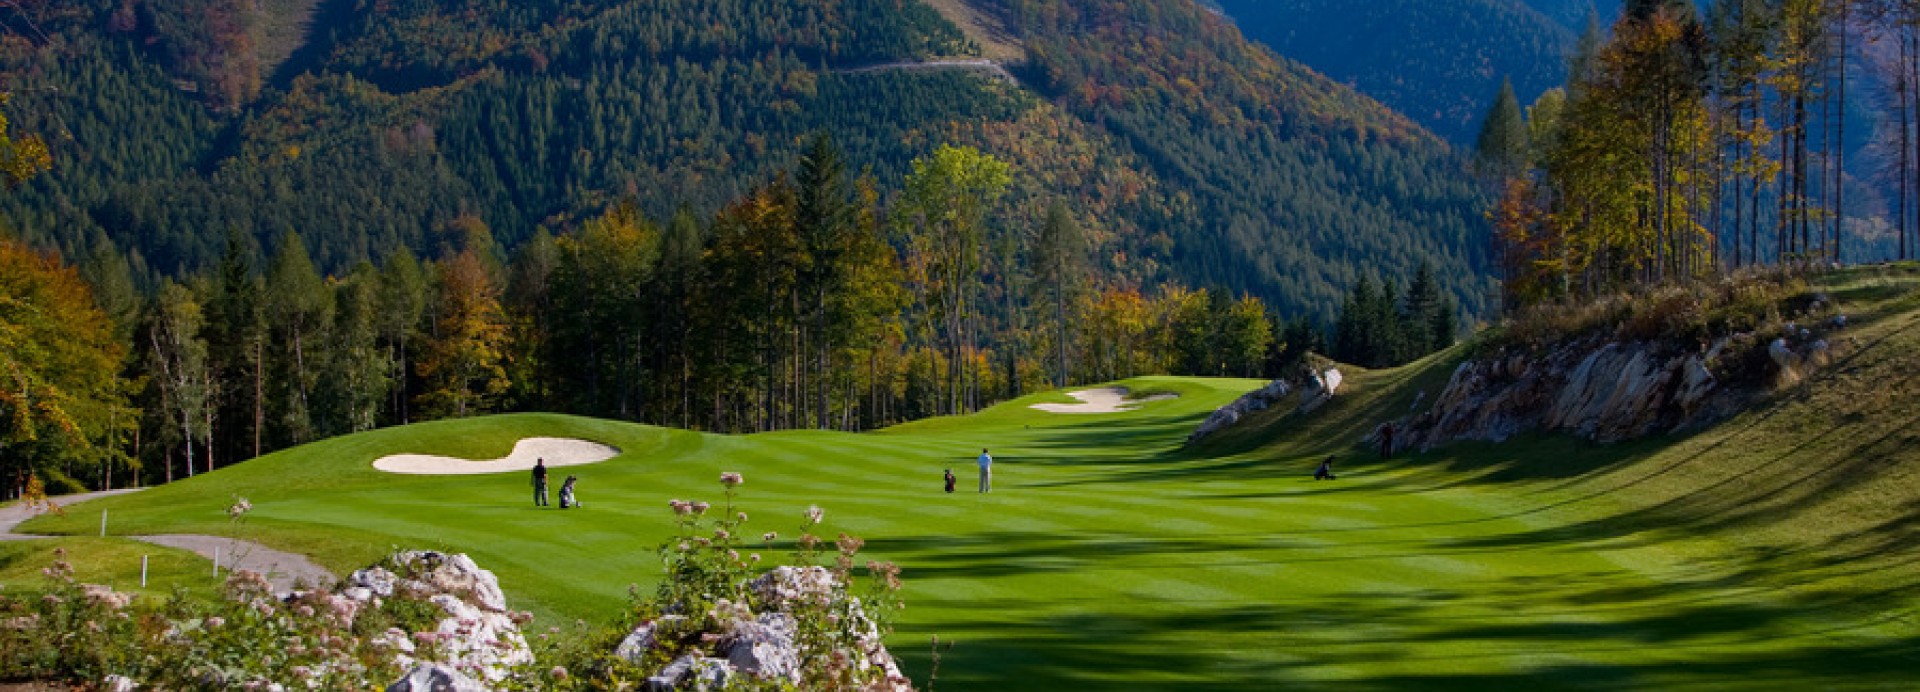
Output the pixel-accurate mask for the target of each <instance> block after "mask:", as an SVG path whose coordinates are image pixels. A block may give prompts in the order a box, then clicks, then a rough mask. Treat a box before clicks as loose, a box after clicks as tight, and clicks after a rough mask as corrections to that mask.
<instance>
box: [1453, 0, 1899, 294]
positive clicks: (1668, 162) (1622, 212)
mask: <svg viewBox="0 0 1920 692" xmlns="http://www.w3.org/2000/svg"><path fill="white" fill-rule="evenodd" d="M1916 39H1920V9H1916V8H1914V7H1911V6H1909V4H1907V3H1900V2H1878V1H1874V0H1868V1H1821V0H1805V1H1799V0H1794V1H1786V2H1765V1H1762V0H1741V1H1729V2H1719V3H1714V4H1713V5H1712V6H1711V7H1710V8H1709V9H1708V10H1706V11H1705V12H1704V13H1703V12H1701V11H1700V10H1697V9H1696V8H1695V7H1694V6H1693V5H1692V4H1690V3H1687V2H1677V1H1666V2H1660V1H1654V0H1644V1H1636V2H1629V3H1627V5H1626V8H1625V10H1624V11H1623V13H1622V15H1621V16H1620V18H1619V20H1618V21H1617V22H1615V23H1614V24H1613V26H1612V30H1611V32H1609V33H1608V34H1606V35H1603V34H1601V33H1600V32H1599V31H1598V30H1593V31H1590V32H1589V33H1588V34H1587V35H1586V37H1584V38H1583V39H1582V40H1581V41H1580V44H1579V50H1578V51H1577V52H1576V54H1575V55H1574V58H1573V63H1572V71H1571V75H1570V78H1569V81H1568V83H1567V85H1566V87H1565V88H1564V89H1556V90H1552V91H1549V92H1547V93H1546V94H1544V95H1542V96H1541V97H1540V98H1539V99H1538V100H1536V101H1535V102H1534V103H1533V104H1532V105H1530V106H1528V107H1527V108H1525V110H1524V111H1523V110H1522V108H1521V106H1520V104H1519V102H1518V100H1517V98H1515V96H1514V94H1513V92H1512V89H1511V88H1510V87H1509V88H1507V89H1505V90H1503V91H1502V93H1501V94H1500V97H1499V99H1498V100H1497V101H1496V102H1495V104H1494V106H1493V108H1492V109H1491V111H1490V112H1489V114H1488V116H1487V118H1486V121H1485V125H1484V126H1483V129H1482V131H1481V135H1480V138H1479V142H1478V154H1477V166H1478V168H1479V170H1480V171H1481V172H1482V174H1483V175H1486V176H1487V177H1488V178H1489V179H1491V180H1494V181H1496V183H1495V184H1497V185H1499V186H1500V187H1501V194H1500V196H1499V198H1498V201H1497V203H1496V205H1495V206H1494V208H1493V211H1492V214H1491V217H1492V218H1493V221H1494V224H1495V229H1496V244H1497V247H1496V254H1497V263H1498V265H1499V267H1500V269H1501V271H1502V276H1503V279H1504V287H1505V290H1504V292H1505V295H1506V300H1507V302H1508V303H1509V304H1516V303H1530V302H1538V301H1542V300H1551V299H1562V298H1569V297H1572V298H1577V297H1580V296H1588V295H1594V294H1596V293H1598V292H1602V291H1610V290H1616V289H1618V288H1621V287H1623V286H1628V285H1635V284H1648V283H1659V282H1666V281H1685V280H1690V279H1692V278H1697V277H1701V276H1707V275H1712V274H1717V273H1720V272H1726V271H1731V270H1737V269H1740V268H1742V267H1751V266H1758V265H1797V266H1806V265H1810V264H1816V263H1819V264H1825V263H1834V262H1857V261H1866V260H1875V259H1887V258H1901V259H1905V258H1910V257H1912V256H1913V254H1912V253H1913V252H1914V241H1915V238H1916V237H1920V236H1917V235H1916V234H1917V233H1920V226H1917V225H1916V221H1920V219H1916V216H1915V213H1914V203H1915V199H1916V185H1920V176H1916V175H1915V171H1916V168H1915V166H1916V164H1915V161H1920V150H1916V149H1915V142H1916V140H1915V137H1914V134H1913V133H1914V115H1913V114H1914V113H1916V112H1920V111H1916V110H1915V108H1916V106H1917V105H1920V102H1917V101H1916V100H1915V92H1914V88H1913V86H1912V85H1914V84H1915V83H1917V82H1916V77H1917V76H1920V50H1914V49H1913V48H1914V46H1916V45H1920V44H1916V43H1915V41H1916ZM1861 73H1871V74H1875V75H1876V76H1877V77H1878V78H1879V79H1881V80H1883V81H1885V82H1886V83H1889V84H1893V85H1894V88H1893V89H1892V90H1890V91H1887V92H1884V93H1877V92H1868V93H1867V94H1866V95H1864V96H1863V95H1861V94H1860V93H1859V92H1858V91H1854V92H1850V91H1849V86H1850V85H1857V83H1858V79H1859V78H1858V77H1857V76H1856V75H1858V74H1861ZM1850 93H1851V94H1852V96H1853V97H1854V98H1856V99H1862V100H1867V101H1872V102H1876V103H1873V104H1872V106H1869V107H1875V106H1877V107H1883V108H1884V109H1885V110H1886V111H1888V112H1890V113H1891V114H1892V116H1893V117H1891V118H1886V119H1884V120H1882V121H1881V125H1880V126H1879V127H1878V128H1876V129H1875V130H1874V131H1872V132H1870V133H1860V132H1857V131H1855V132H1849V131H1848V126H1849V124H1850V123H1851V122H1852V119H1851V118H1849V117H1848V113H1849V112H1850V110H1851V109H1855V108H1860V107H1862V106H1861V103H1860V102H1858V101H1854V102H1850V101H1849V96H1850ZM1881 101H1884V103H1881ZM1863 138H1864V139H1867V140H1868V141H1869V142H1870V143H1869V145H1868V146H1866V147H1865V149H1864V150H1865V152H1866V154H1867V155H1868V156H1870V157H1872V158H1873V159H1874V162H1875V163H1876V165H1875V166H1872V167H1871V168H1877V169H1878V170H1877V171H1876V172H1875V173H1874V174H1873V176H1872V177H1873V178H1875V179H1876V180H1874V181H1872V182H1875V183H1879V184H1878V185H1874V186H1870V187H1868V186H1862V185H1860V184H1859V182H1860V181H1858V180H1856V178H1855V176H1854V175H1852V174H1851V171H1853V170H1856V168H1855V167H1850V166H1849V165H1848V163H1847V156H1848V154H1849V153H1850V152H1851V151H1853V150H1854V149H1855V147H1853V146H1851V145H1850V143H1851V142H1853V141H1855V140H1857V139H1863ZM1882 189H1884V190H1886V191H1887V192H1888V193H1890V194H1888V195H1887V197H1891V199H1888V198H1876V197H1878V194H1877V193H1878V192H1879V190H1882ZM1862 197H1864V198H1865V199H1862ZM1882 219H1884V220H1885V221H1881V220H1882Z"/></svg>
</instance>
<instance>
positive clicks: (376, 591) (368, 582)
mask: <svg viewBox="0 0 1920 692" xmlns="http://www.w3.org/2000/svg"><path fill="white" fill-rule="evenodd" d="M399 583H400V578H399V577H396V576H394V574H393V573H392V572H389V571H387V568H385V567H381V566H379V565H375V566H373V567H368V568H366V569H363V570H358V571H356V572H354V573H353V574H351V575H349V576H348V577H347V590H346V591H343V592H342V593H346V594H348V597H349V598H352V597H353V596H352V593H353V592H354V591H355V590H361V591H365V592H366V593H369V594H372V595H374V596H379V597H381V598H392V597H393V588H394V586H395V585H397V584H399Z"/></svg>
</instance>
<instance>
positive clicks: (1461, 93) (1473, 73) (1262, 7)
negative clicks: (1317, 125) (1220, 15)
mask: <svg viewBox="0 0 1920 692" xmlns="http://www.w3.org/2000/svg"><path fill="white" fill-rule="evenodd" d="M1219 4H1220V7H1221V9H1222V10H1223V11H1224V12H1226V13H1227V15H1228V16H1231V17H1233V19H1234V21H1235V22H1236V23H1237V24H1239V26H1240V28H1241V30H1243V31H1245V32H1246V34H1247V36H1248V37H1249V38H1252V39H1254V40H1257V41H1260V42H1263V43H1265V44H1267V45H1269V46H1272V47H1273V49H1274V50H1275V51H1277V52H1279V53H1280V54H1282V55H1285V56H1287V57H1289V58H1292V59H1295V60H1299V61H1300V62H1302V63H1305V64H1306V65H1308V66H1309V67H1312V68H1313V69H1315V70H1319V71H1321V72H1323V73H1325V74H1326V75H1327V76H1329V77H1332V78H1333V79H1336V80H1339V81H1342V82H1346V83H1349V84H1352V85H1354V87H1355V88H1357V89H1359V90H1360V91H1361V92H1362V93H1365V94H1367V95H1369V96H1372V97H1374V98H1377V99H1380V101H1381V102H1382V103H1385V104H1386V105H1388V106H1390V107H1392V108H1393V109H1394V110H1396V111H1399V112H1401V113H1404V114H1406V115H1407V116H1408V117H1410V118H1413V119H1414V120H1417V121H1419V122H1420V123H1421V124H1422V125H1425V126H1427V127H1428V128H1430V129H1432V130H1433V131H1434V133H1435V134H1438V135H1440V136H1441V137H1444V138H1446V139H1447V140H1449V141H1452V142H1454V143H1456V144H1459V145H1463V146H1471V145H1472V144H1473V141H1474V135H1475V134H1477V132H1478V128H1479V126H1480V120H1481V117H1482V116H1483V115H1484V114H1485V113H1486V110H1487V105H1488V104H1490V103H1492V102H1493V97H1494V94H1495V92H1496V91H1497V90H1498V89H1499V87H1500V82H1501V80H1502V79H1512V80H1513V86H1514V91H1515V92H1516V93H1518V94H1519V97H1520V98H1521V99H1522V100H1523V101H1524V102H1527V103H1531V102H1532V101H1533V99H1534V98H1535V97H1538V96H1539V95H1540V94H1541V92H1544V91H1546V90H1547V89H1551V88H1553V87H1555V86H1559V85H1560V84H1561V83H1562V82H1564V81H1565V80H1566V75H1567V69H1566V66H1567V52H1568V50H1569V49H1570V48H1571V47H1572V45H1573V40H1574V37H1575V36H1576V35H1577V34H1576V33H1575V30H1574V29H1569V28H1568V27H1567V26H1565V25H1562V24H1560V23H1558V22H1556V21H1555V20H1554V19H1552V18H1549V17H1547V16H1546V15H1544V14H1542V13H1541V12H1539V11H1536V10H1535V9H1534V8H1533V7H1529V6H1528V3H1525V2H1522V1H1521V0H1453V1H1450V2H1434V1H1433V0H1382V1H1380V2H1364V3H1354V2H1343V1H1342V0H1219ZM1533 4H1535V5H1558V4H1571V3H1552V2H1535V3H1533ZM1582 13H1583V14H1582V15H1581V16H1582V17H1584V10H1582ZM1580 21H1581V22H1584V21H1585V20H1584V19H1581V20H1580ZM1576 26H1578V25H1576Z"/></svg>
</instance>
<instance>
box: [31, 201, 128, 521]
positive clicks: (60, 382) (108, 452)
mask: <svg viewBox="0 0 1920 692" xmlns="http://www.w3.org/2000/svg"><path fill="white" fill-rule="evenodd" d="M125 353H126V345H125V344H124V343H122V342H121V341H120V339H119V337H118V335H117V334H116V333H115V329H114V325H113V323H112V321H111V320H109V319H108V318H107V316H106V314H105V313H104V312H102V311H101V310H100V308H98V307H97V306H96V305H95V304H94V300H93V294H92V291H91V290H90V289H89V287H88V286H87V284H86V282H85V281H83V280H81V278H80V275H79V273H78V272H77V271H75V270H74V269H73V268H72V267H70V266H67V265H65V264H64V263H62V262H61V261H60V260H59V259H58V258H56V257H55V256H53V255H51V254H47V253H42V252H36V251H34V250H33V249H31V248H28V247H26V246H25V245H23V244H21V243H19V242H16V241H13V240H10V239H6V238H4V237H0V481H3V482H4V483H5V484H6V487H7V489H8V494H9V495H10V496H12V495H17V494H18V493H19V492H20V489H21V488H22V487H24V486H25V484H26V480H27V478H29V477H31V476H49V475H54V474H57V477H58V478H67V477H70V476H72V475H74V474H75V473H76V470H75V467H76V466H77V465H93V464H101V465H105V466H106V468H103V469H102V471H103V472H111V471H112V465H116V464H120V463H123V462H124V457H123V456H119V451H120V450H119V447H118V445H119V443H120V442H121V440H119V439H118V436H119V435H120V433H121V432H122V431H123V430H124V429H125V428H126V427H127V426H129V425H130V424H131V423H132V421H131V416H130V413H129V411H128V407H127V396H126V391H125V389H126V384H125V383H124V382H123V381H121V380H120V379H119V368H120V365H121V362H122V359H123V358H124V356H125ZM101 475H102V476H103V477H104V476H105V473H102V474H101Z"/></svg>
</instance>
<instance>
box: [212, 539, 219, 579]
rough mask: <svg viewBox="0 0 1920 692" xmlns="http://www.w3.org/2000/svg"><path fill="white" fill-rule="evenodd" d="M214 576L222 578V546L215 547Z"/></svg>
mask: <svg viewBox="0 0 1920 692" xmlns="http://www.w3.org/2000/svg"><path fill="white" fill-rule="evenodd" d="M213 576H214V577H215V578H218V577H219V576H220V546H217V545H216V546H214V547H213Z"/></svg>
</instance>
